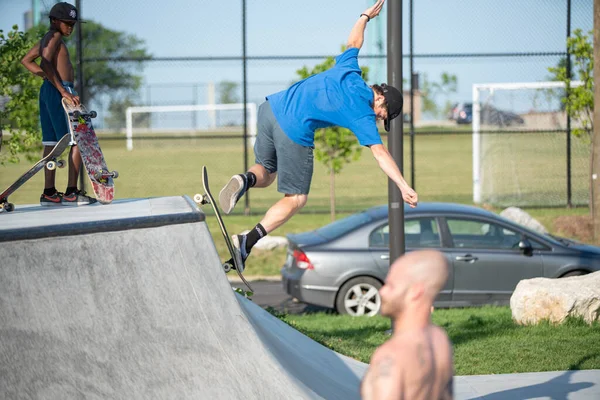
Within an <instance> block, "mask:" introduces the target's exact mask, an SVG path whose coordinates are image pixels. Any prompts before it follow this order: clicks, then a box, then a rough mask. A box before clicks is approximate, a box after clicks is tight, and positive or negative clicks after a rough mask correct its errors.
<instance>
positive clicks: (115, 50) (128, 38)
mask: <svg viewBox="0 0 600 400" xmlns="http://www.w3.org/2000/svg"><path fill="white" fill-rule="evenodd" d="M78 28H79V29H81V30H82V31H81V32H82V43H83V58H84V64H83V87H84V90H83V93H82V94H83V97H84V99H85V102H86V103H89V102H91V101H92V100H93V99H94V98H95V97H96V96H97V95H98V94H108V95H110V96H111V97H114V98H122V97H124V96H126V95H131V94H133V93H135V91H136V90H138V89H139V87H140V85H141V83H142V77H141V76H140V75H139V73H140V72H141V71H142V68H143V66H144V60H148V59H150V58H151V55H150V54H149V53H148V52H147V50H146V48H145V47H144V45H145V42H144V40H142V39H138V38H137V37H136V36H135V35H131V34H128V33H126V32H121V31H113V30H111V29H108V28H105V27H104V26H102V25H101V24H99V23H96V22H94V21H87V23H86V24H82V25H80V26H79V27H78ZM73 36H75V35H73ZM67 46H68V48H69V54H70V55H71V62H72V63H73V65H77V63H76V61H77V58H76V57H77V49H76V41H75V38H74V37H71V38H70V39H69V40H68V42H67ZM119 59H135V60H139V61H119ZM86 60H87V61H86Z"/></svg>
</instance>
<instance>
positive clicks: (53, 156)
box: [0, 134, 71, 212]
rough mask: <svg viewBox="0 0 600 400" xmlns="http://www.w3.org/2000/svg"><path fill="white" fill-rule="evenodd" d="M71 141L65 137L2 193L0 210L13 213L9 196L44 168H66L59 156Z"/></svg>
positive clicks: (13, 207)
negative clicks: (58, 159)
mask: <svg viewBox="0 0 600 400" xmlns="http://www.w3.org/2000/svg"><path fill="white" fill-rule="evenodd" d="M70 140H71V137H70V135H68V134H67V135H65V136H63V137H62V139H60V140H59V141H58V143H57V144H56V146H54V148H53V149H52V150H51V151H50V153H48V155H47V156H46V157H44V158H42V159H41V160H40V161H38V162H37V163H35V164H34V165H33V166H32V167H31V168H29V171H27V172H25V173H24V174H23V175H21V176H20V177H19V179H17V180H16V181H15V182H14V183H13V184H12V185H10V186H9V187H7V188H6V189H5V190H4V191H3V192H2V193H0V209H2V210H4V211H6V212H11V211H13V210H14V209H15V206H14V204H12V203H9V201H8V196H10V195H11V194H13V193H14V192H15V191H16V190H17V189H19V188H20V187H21V186H23V184H24V183H25V182H27V181H28V180H29V179H31V178H32V177H33V176H34V175H35V174H37V173H38V172H40V171H41V170H42V169H43V168H44V167H46V168H48V169H49V170H53V169H55V168H56V167H59V168H62V167H64V166H65V162H64V161H63V160H60V161H57V158H58V156H60V155H61V154H62V153H63V152H64V151H65V149H66V148H67V147H68V146H69V142H70Z"/></svg>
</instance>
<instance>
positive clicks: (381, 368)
mask: <svg viewBox="0 0 600 400" xmlns="http://www.w3.org/2000/svg"><path fill="white" fill-rule="evenodd" d="M393 365H394V359H393V358H392V357H391V356H385V357H384V358H383V359H382V360H381V361H380V362H379V363H378V364H377V369H376V378H387V377H389V376H390V374H391V370H392V366H393Z"/></svg>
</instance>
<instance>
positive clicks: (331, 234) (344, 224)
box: [316, 212, 373, 240]
mask: <svg viewBox="0 0 600 400" xmlns="http://www.w3.org/2000/svg"><path fill="white" fill-rule="evenodd" d="M372 220H373V218H371V217H370V216H369V214H367V213H365V212H362V213H360V214H353V215H351V216H349V217H346V218H342V219H340V220H338V221H335V222H332V223H331V224H329V225H325V226H324V227H322V228H319V229H317V230H316V233H317V234H319V235H320V236H323V237H324V238H327V239H329V240H332V239H336V238H338V237H340V236H343V235H345V234H346V233H348V232H350V231H352V230H354V229H356V228H358V227H359V226H362V225H364V224H366V223H367V222H370V221H372Z"/></svg>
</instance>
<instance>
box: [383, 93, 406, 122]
mask: <svg viewBox="0 0 600 400" xmlns="http://www.w3.org/2000/svg"><path fill="white" fill-rule="evenodd" d="M381 89H383V96H384V97H385V101H386V103H387V109H388V117H387V119H386V120H384V121H383V125H384V127H385V130H386V131H387V132H389V131H390V121H391V120H393V119H394V118H396V117H397V116H398V115H400V114H402V106H403V105H404V96H402V93H401V92H400V91H399V90H398V89H396V88H395V87H393V86H388V85H386V84H385V83H382V84H381Z"/></svg>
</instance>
